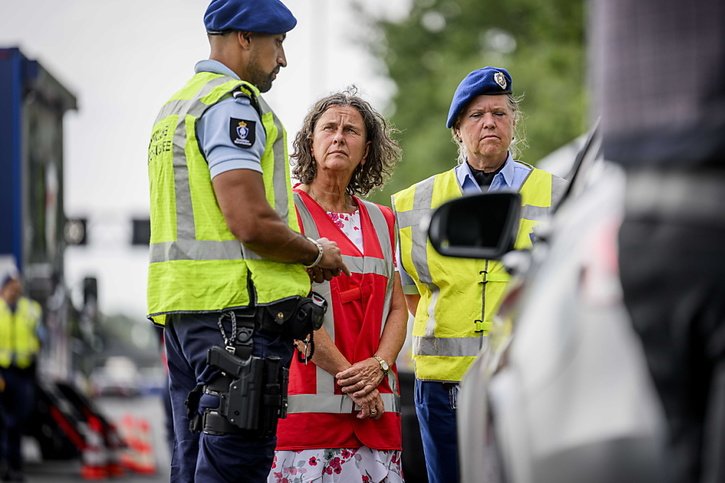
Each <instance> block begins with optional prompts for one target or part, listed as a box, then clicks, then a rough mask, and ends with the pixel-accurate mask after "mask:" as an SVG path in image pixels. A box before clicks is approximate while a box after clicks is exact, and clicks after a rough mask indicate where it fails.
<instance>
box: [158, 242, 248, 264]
mask: <svg viewBox="0 0 725 483" xmlns="http://www.w3.org/2000/svg"><path fill="white" fill-rule="evenodd" d="M149 252H150V255H149V258H150V260H151V263H155V262H167V261H170V260H240V259H241V258H242V250H241V244H240V243H239V242H238V241H236V240H228V241H210V240H196V241H190V240H179V241H175V242H163V243H152V244H151V247H150V250H149Z"/></svg>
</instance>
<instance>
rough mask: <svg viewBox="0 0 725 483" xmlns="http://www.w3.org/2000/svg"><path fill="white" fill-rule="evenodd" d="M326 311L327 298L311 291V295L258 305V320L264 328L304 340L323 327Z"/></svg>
mask: <svg viewBox="0 0 725 483" xmlns="http://www.w3.org/2000/svg"><path fill="white" fill-rule="evenodd" d="M326 311H327V300H325V299H324V298H323V297H322V296H321V295H319V294H317V293H315V292H310V296H309V297H290V298H288V299H284V300H280V301H279V302H275V303H273V304H270V305H259V306H257V321H258V323H259V326H260V327H261V328H262V329H264V330H267V331H270V332H273V333H279V334H283V335H285V336H287V337H290V338H292V339H298V340H302V339H304V338H306V337H307V335H308V334H310V333H311V332H313V331H315V330H317V329H319V328H320V327H322V322H323V320H324V318H325V312H326Z"/></svg>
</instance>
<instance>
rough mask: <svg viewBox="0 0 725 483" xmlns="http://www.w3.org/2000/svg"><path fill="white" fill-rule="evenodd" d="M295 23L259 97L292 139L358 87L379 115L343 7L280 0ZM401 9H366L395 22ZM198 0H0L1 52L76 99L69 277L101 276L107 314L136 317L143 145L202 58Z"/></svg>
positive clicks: (382, 83)
mask: <svg viewBox="0 0 725 483" xmlns="http://www.w3.org/2000/svg"><path fill="white" fill-rule="evenodd" d="M285 3H286V4H287V5H288V7H289V8H290V10H292V12H293V13H294V14H295V16H296V17H297V19H298V25H297V27H296V28H295V29H294V30H292V31H291V32H290V33H289V34H288V36H287V41H286V42H285V48H286V53H287V60H288V64H289V65H288V67H287V68H286V69H283V70H282V72H281V73H280V75H279V76H278V77H277V80H276V81H275V83H274V85H273V87H272V90H271V91H270V92H268V93H267V94H265V99H266V100H267V102H268V103H269V104H270V105H271V106H272V108H273V109H274V110H275V112H276V113H277V114H278V115H279V117H280V118H281V119H282V122H283V123H284V124H285V126H286V128H287V131H288V133H289V136H290V138H292V137H293V136H294V133H295V132H296V131H297V130H298V128H299V126H300V124H301V122H302V118H303V117H304V114H305V113H306V111H307V109H308V108H309V107H310V106H311V105H312V103H313V102H314V101H315V100H316V99H318V98H319V97H322V96H324V95H326V94H328V93H330V92H333V91H336V90H340V89H343V88H345V87H346V86H348V85H350V84H355V85H357V86H358V88H359V89H360V93H361V94H362V96H363V97H365V98H366V99H368V100H369V101H370V102H371V103H372V104H373V105H374V106H375V107H376V108H378V109H380V110H382V109H383V107H384V106H385V104H386V102H387V101H388V99H389V97H390V95H391V94H392V93H393V91H392V87H391V84H390V83H389V82H388V81H387V80H386V79H385V78H384V77H383V76H381V75H379V72H378V70H379V67H378V64H377V63H375V62H374V60H373V59H371V58H370V57H369V56H368V54H367V53H366V52H365V50H364V47H363V46H362V45H360V44H359V39H360V38H364V37H366V36H369V35H370V33H369V32H366V31H364V30H362V27H363V26H362V24H361V22H360V21H359V19H356V18H354V17H353V16H352V12H351V9H350V2H349V1H348V0H286V1H285ZM409 3H410V2H409V0H395V1H388V0H368V1H366V6H367V7H366V8H369V9H371V10H372V11H375V12H377V13H380V14H384V15H386V16H388V17H392V18H396V17H401V16H404V15H405V14H406V12H407V9H408V8H409V7H408V5H409ZM207 4H208V2H207V1H206V0H62V1H57V0H22V1H10V0H0V5H1V7H0V47H19V48H20V49H21V51H22V52H23V53H24V54H25V56H26V57H29V58H31V59H34V60H37V61H39V62H40V63H41V64H42V65H43V66H44V67H45V68H46V70H48V71H49V72H50V73H51V74H52V75H53V76H54V77H55V78H56V79H58V80H59V81H60V82H61V83H62V84H63V85H65V86H66V87H67V88H68V89H69V90H70V91H71V92H72V93H73V94H75V96H76V97H77V99H78V111H77V112H70V113H69V114H67V115H66V118H65V124H64V127H65V151H64V155H65V173H64V184H65V193H64V194H65V211H66V214H67V215H68V216H69V217H76V216H86V217H88V218H89V220H90V226H89V237H90V244H89V246H87V247H77V248H76V247H73V248H69V249H68V251H67V253H66V278H67V282H68V283H69V285H70V286H71V288H72V289H73V290H75V291H76V293H77V291H78V289H79V286H80V281H81V280H82V278H83V277H84V276H87V275H95V276H97V277H98V279H99V291H100V303H101V307H102V310H103V311H104V312H106V313H115V312H126V313H128V314H129V315H131V316H134V317H139V318H142V317H143V316H144V315H145V299H146V264H147V249H145V248H131V247H130V245H129V240H130V226H131V222H130V220H131V218H132V217H134V216H138V217H144V216H147V212H148V180H147V171H146V147H147V145H148V137H149V134H150V131H151V127H152V124H153V121H154V119H155V118H156V114H157V112H158V110H159V108H160V107H161V105H162V103H163V102H164V101H166V100H167V99H168V97H169V96H170V95H171V94H172V93H173V92H174V91H176V90H177V89H178V88H179V87H181V85H182V84H183V83H184V82H185V81H186V80H187V79H188V78H189V77H190V76H191V75H193V67H194V64H195V63H196V62H197V61H198V60H201V59H205V58H207V57H208V54H209V50H208V43H207V40H206V35H205V32H204V27H203V21H202V18H203V14H204V11H205V9H206V5H207Z"/></svg>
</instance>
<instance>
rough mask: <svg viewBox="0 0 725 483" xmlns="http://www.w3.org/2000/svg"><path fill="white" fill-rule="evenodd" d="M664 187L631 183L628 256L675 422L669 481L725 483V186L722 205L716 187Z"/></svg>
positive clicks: (640, 318) (627, 295)
mask: <svg viewBox="0 0 725 483" xmlns="http://www.w3.org/2000/svg"><path fill="white" fill-rule="evenodd" d="M656 185H657V186H658V187H659V189H657V190H652V191H653V192H652V193H650V194H646V193H644V192H643V190H644V189H646V185H642V184H641V183H636V182H635V183H630V186H629V187H628V189H629V190H635V189H636V190H638V191H637V192H636V193H629V195H630V196H629V198H639V201H640V202H641V203H636V204H635V205H634V206H628V208H627V213H626V215H625V220H624V222H623V224H622V227H621V230H620V238H619V254H620V273H621V281H622V287H623V289H624V299H625V304H626V306H627V309H628V310H629V312H630V315H631V316H632V323H633V326H634V328H635V330H636V332H637V333H638V334H639V336H640V338H641V340H642V343H643V347H644V351H645V354H646V357H647V362H648V365H649V369H650V372H651V374H652V378H653V380H654V383H655V386H656V388H657V391H658V393H659V396H660V398H661V400H662V403H663V408H664V411H665V415H666V418H667V423H668V434H667V443H666V458H665V461H664V465H665V469H666V471H665V472H664V473H665V474H666V475H668V481H670V482H672V483H696V482H703V483H704V482H707V483H714V482H725V205H724V204H723V202H725V177H723V178H722V191H721V193H722V195H720V194H718V193H719V192H720V190H719V189H717V187H711V189H709V190H708V189H704V188H705V187H706V186H708V185H711V182H705V183H704V185H703V184H702V182H693V183H689V184H688V183H685V184H684V185H673V186H676V189H668V186H669V184H668V183H667V182H665V183H656ZM657 191H659V193H655V192H657ZM643 196H645V197H649V199H642V197H643ZM660 196H661V197H662V198H663V199H662V200H659V199H658V197H660ZM668 196H669V198H667V199H664V198H665V197H668ZM673 196H679V197H680V198H681V199H676V200H673V199H672V197H673ZM718 196H720V197H721V198H722V199H721V200H717V199H713V197H715V198H717V197H718ZM658 201H662V203H659V202H658ZM629 204H630V205H631V203H629ZM688 204H692V205H693V206H689V205H688Z"/></svg>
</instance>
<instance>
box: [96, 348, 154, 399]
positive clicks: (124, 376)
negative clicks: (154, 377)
mask: <svg viewBox="0 0 725 483" xmlns="http://www.w3.org/2000/svg"><path fill="white" fill-rule="evenodd" d="M90 383H91V392H92V394H93V395H95V396H121V397H135V396H138V395H139V394H140V393H141V375H140V373H139V370H138V368H137V367H136V364H135V363H134V362H133V361H132V360H131V359H129V358H128V357H125V356H112V357H109V358H108V359H106V362H105V364H104V365H102V366H100V367H97V368H96V369H94V370H93V372H91V378H90Z"/></svg>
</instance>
